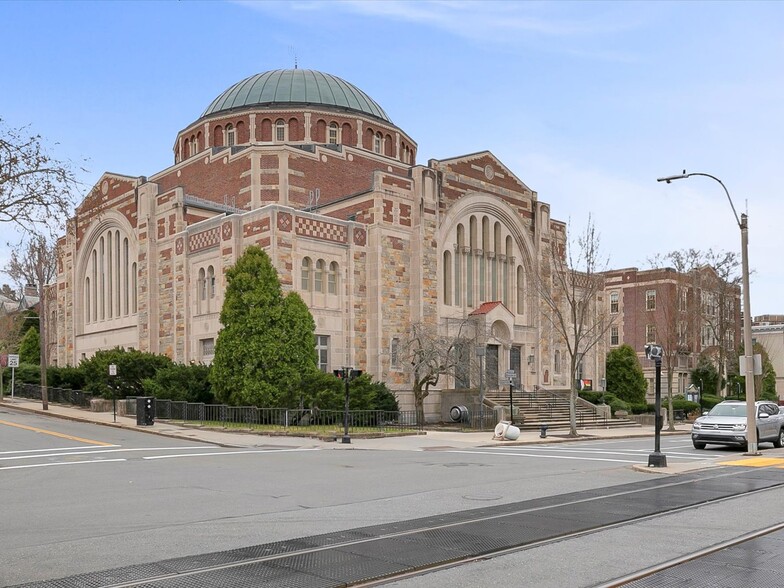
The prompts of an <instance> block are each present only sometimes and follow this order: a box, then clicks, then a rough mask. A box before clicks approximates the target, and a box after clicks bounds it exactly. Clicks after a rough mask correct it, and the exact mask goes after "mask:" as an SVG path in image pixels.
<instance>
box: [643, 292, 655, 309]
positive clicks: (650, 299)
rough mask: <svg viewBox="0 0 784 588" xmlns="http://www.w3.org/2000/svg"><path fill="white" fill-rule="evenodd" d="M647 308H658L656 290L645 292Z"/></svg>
mask: <svg viewBox="0 0 784 588" xmlns="http://www.w3.org/2000/svg"><path fill="white" fill-rule="evenodd" d="M645 310H656V290H648V291H646V292H645Z"/></svg>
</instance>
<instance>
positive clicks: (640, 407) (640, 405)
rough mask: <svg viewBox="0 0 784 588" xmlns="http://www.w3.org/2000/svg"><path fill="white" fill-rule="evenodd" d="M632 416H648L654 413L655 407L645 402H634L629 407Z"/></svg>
mask: <svg viewBox="0 0 784 588" xmlns="http://www.w3.org/2000/svg"><path fill="white" fill-rule="evenodd" d="M629 408H630V412H631V413H632V414H648V413H652V412H654V410H653V406H652V405H650V404H646V403H645V402H634V403H632V404H630V405H629Z"/></svg>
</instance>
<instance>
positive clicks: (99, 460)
mask: <svg viewBox="0 0 784 588" xmlns="http://www.w3.org/2000/svg"><path fill="white" fill-rule="evenodd" d="M116 461H128V460H126V459H91V460H89V461H57V462H53V463H32V464H28V465H19V466H4V467H0V472H3V471H5V470H22V469H27V468H47V467H49V466H63V465H66V466H67V465H82V464H85V463H111V462H116Z"/></svg>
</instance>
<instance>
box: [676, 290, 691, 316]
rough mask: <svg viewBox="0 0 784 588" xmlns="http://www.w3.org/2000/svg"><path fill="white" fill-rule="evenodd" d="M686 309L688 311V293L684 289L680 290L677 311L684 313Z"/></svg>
mask: <svg viewBox="0 0 784 588" xmlns="http://www.w3.org/2000/svg"><path fill="white" fill-rule="evenodd" d="M688 309H689V298H688V292H687V291H686V289H685V288H684V289H683V290H681V295H680V305H679V307H678V310H680V311H681V312H686V311H687V310H688Z"/></svg>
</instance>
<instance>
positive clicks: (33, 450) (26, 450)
mask: <svg viewBox="0 0 784 588" xmlns="http://www.w3.org/2000/svg"><path fill="white" fill-rule="evenodd" d="M90 447H120V446H119V445H88V446H86V447H85V446H84V445H80V446H79V447H55V448H54V449H18V450H16V451H0V455H13V454H16V453H39V452H43V451H73V450H74V449H89V448H90Z"/></svg>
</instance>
